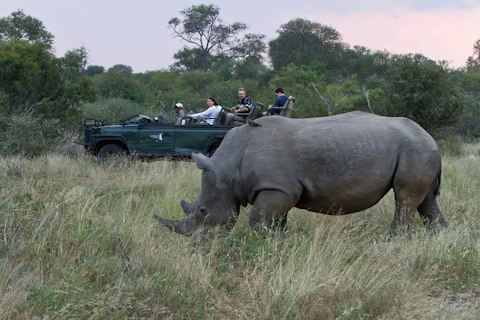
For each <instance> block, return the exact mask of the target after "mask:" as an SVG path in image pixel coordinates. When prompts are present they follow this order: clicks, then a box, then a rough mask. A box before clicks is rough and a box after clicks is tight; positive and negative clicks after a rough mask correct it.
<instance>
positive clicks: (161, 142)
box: [137, 122, 175, 155]
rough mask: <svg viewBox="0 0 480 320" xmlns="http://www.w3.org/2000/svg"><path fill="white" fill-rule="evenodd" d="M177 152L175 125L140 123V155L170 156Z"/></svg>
mask: <svg viewBox="0 0 480 320" xmlns="http://www.w3.org/2000/svg"><path fill="white" fill-rule="evenodd" d="M174 152H175V130H174V125H173V123H157V122H148V123H139V124H138V131H137V153H138V154H139V155H168V154H172V153H174Z"/></svg>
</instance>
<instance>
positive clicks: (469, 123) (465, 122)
mask: <svg viewBox="0 0 480 320" xmlns="http://www.w3.org/2000/svg"><path fill="white" fill-rule="evenodd" d="M464 100H465V106H464V108H463V112H462V114H461V116H460V121H459V124H458V130H459V132H460V133H461V134H462V135H465V136H467V137H475V138H478V137H480V98H476V97H473V96H470V95H467V96H466V97H465V99H464Z"/></svg>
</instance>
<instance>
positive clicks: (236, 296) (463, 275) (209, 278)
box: [0, 144, 480, 319]
mask: <svg viewBox="0 0 480 320" xmlns="http://www.w3.org/2000/svg"><path fill="white" fill-rule="evenodd" d="M463 150H464V152H463V155H462V156H459V157H453V156H448V157H445V158H444V170H443V171H444V175H443V185H442V193H441V196H440V198H439V202H440V206H441V208H442V209H443V211H444V213H445V216H446V218H447V220H448V223H449V226H448V229H447V230H445V231H444V232H442V233H440V234H437V235H432V234H429V233H427V232H425V230H424V228H423V226H422V225H421V222H420V220H419V219H417V220H416V224H415V227H414V228H413V231H412V232H411V233H410V234H408V235H405V236H401V237H398V238H395V239H393V240H392V241H388V240H387V239H386V235H387V233H388V230H389V225H390V222H391V220H392V218H393V196H392V194H389V195H388V196H387V197H386V198H385V199H383V200H382V201H381V202H380V203H379V204H378V205H377V206H375V207H374V208H371V209H369V210H367V211H365V212H362V213H357V214H352V215H349V216H344V217H329V216H324V215H321V214H314V213H310V212H306V211H302V210H292V212H291V213H290V216H289V233H288V235H286V236H284V235H279V234H275V233H263V234H255V233H253V232H252V231H251V230H250V229H249V228H248V223H247V216H248V208H247V209H245V210H243V211H242V214H241V215H240V219H239V221H238V223H237V225H236V226H235V228H234V229H233V231H232V232H225V231H222V230H217V231H216V232H215V233H214V234H213V235H211V236H210V238H208V239H206V240H205V239H204V240H203V241H198V240H197V239H189V238H185V237H182V236H180V235H177V234H174V233H172V232H170V231H168V230H166V229H165V228H163V227H162V226H161V225H160V224H158V223H157V222H156V221H154V220H153V219H152V213H155V212H158V211H159V210H160V209H161V210H163V213H164V215H166V216H170V217H182V216H183V212H182V211H181V207H180V205H179V202H180V200H181V199H186V200H190V201H191V200H194V199H195V196H196V195H197V194H198V193H199V191H200V176H201V174H200V171H199V170H198V169H196V167H195V165H194V164H193V163H191V162H171V161H157V162H130V163H124V164H115V165H113V166H110V167H100V166H98V165H97V164H96V163H95V162H94V161H93V160H92V159H89V158H82V159H72V158H68V157H64V156H56V155H51V156H45V157H41V158H37V159H34V160H26V159H22V158H6V159H5V158H4V159H1V160H0V188H1V195H0V201H1V209H0V210H1V212H0V237H1V240H0V257H1V260H0V315H1V316H0V317H2V318H20V319H22V318H28V319H30V318H32V317H35V316H38V317H45V318H47V317H48V318H82V319H87V318H93V319H104V318H110V319H112V318H130V317H139V318H142V317H143V318H167V319H177V318H193V319H206V318H207V319H228V318H230V319H293V318H302V319H377V318H381V319H407V318H413V319H454V318H455V319H478V318H479V317H480V299H479V296H480V256H479V253H480V198H479V194H480V153H479V152H480V151H479V150H480V145H478V144H477V145H473V144H471V145H465V146H464V148H463Z"/></svg>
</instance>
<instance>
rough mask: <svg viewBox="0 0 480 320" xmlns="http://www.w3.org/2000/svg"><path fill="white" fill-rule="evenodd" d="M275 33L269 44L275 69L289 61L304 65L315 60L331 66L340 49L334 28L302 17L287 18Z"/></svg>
mask: <svg viewBox="0 0 480 320" xmlns="http://www.w3.org/2000/svg"><path fill="white" fill-rule="evenodd" d="M277 32H278V34H279V35H278V37H277V38H276V39H274V40H272V41H270V43H269V47H270V50H269V54H270V58H271V60H272V64H273V67H274V68H275V69H276V70H277V69H280V68H281V67H284V66H287V65H289V64H291V63H294V64H296V65H305V66H308V65H310V64H312V63H313V62H315V61H317V62H320V63H324V64H325V65H327V66H328V67H329V68H332V67H334V66H333V65H332V63H333V64H335V65H336V64H337V61H338V57H339V54H340V52H341V51H342V50H343V48H344V44H343V43H342V42H341V40H342V36H341V34H340V33H339V32H338V31H337V30H335V29H333V28H332V27H329V26H325V25H322V24H320V23H317V22H313V21H309V20H305V19H295V20H291V21H289V22H287V23H286V24H283V25H282V26H281V27H280V29H279V30H278V31H277Z"/></svg>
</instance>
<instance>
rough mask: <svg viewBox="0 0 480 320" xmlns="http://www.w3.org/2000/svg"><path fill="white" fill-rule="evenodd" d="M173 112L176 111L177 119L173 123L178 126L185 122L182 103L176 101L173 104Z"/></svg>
mask: <svg viewBox="0 0 480 320" xmlns="http://www.w3.org/2000/svg"><path fill="white" fill-rule="evenodd" d="M175 112H176V113H177V119H176V120H175V125H176V126H180V125H184V124H185V111H184V110H183V104H181V103H177V104H176V105H175Z"/></svg>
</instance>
